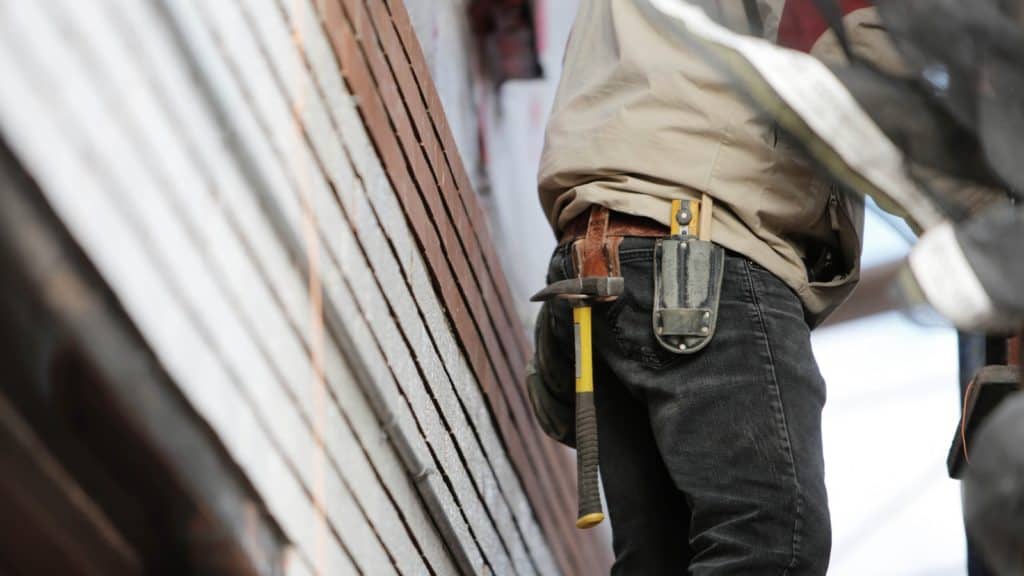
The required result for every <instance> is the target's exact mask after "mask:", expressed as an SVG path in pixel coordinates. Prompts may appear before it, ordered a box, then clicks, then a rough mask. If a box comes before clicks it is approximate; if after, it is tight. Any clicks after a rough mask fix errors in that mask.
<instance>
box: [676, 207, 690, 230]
mask: <svg viewBox="0 0 1024 576" xmlns="http://www.w3.org/2000/svg"><path fill="white" fill-rule="evenodd" d="M692 219H693V215H692V214H690V211H689V210H680V211H679V212H678V213H677V214H676V221H678V222H679V223H680V224H682V225H683V226H686V225H687V224H689V223H690V220H692Z"/></svg>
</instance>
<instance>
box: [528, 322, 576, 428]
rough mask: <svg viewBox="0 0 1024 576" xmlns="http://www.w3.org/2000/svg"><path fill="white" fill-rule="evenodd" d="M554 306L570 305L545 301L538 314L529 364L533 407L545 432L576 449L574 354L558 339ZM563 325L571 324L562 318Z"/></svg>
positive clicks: (530, 393) (530, 392) (529, 385)
mask: <svg viewBox="0 0 1024 576" xmlns="http://www.w3.org/2000/svg"><path fill="white" fill-rule="evenodd" d="M552 306H561V307H563V308H565V309H568V303H566V302H545V303H544V305H543V306H541V309H540V312H539V313H538V314H537V326H536V329H535V332H534V347H535V352H534V356H533V359H531V360H530V362H529V363H528V364H527V365H526V390H527V393H528V395H529V397H530V406H531V408H533V414H534V416H536V417H537V423H538V424H540V427H541V429H542V430H544V433H545V434H547V435H548V436H550V437H551V438H553V439H555V440H556V441H558V442H560V443H562V444H565V445H566V446H569V447H572V448H575V447H576V425H575V424H576V394H575V388H574V386H575V379H574V371H573V358H572V353H571V352H570V350H569V349H568V346H567V345H566V344H565V343H564V342H561V341H559V340H558V338H557V337H556V336H555V332H554V326H553V324H552V323H553V322H554V320H555V318H553V315H552V313H551V308H552ZM562 321H563V322H566V323H567V322H568V320H566V319H562Z"/></svg>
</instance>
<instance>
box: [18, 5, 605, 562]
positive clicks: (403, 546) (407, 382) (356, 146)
mask: <svg viewBox="0 0 1024 576" xmlns="http://www.w3.org/2000/svg"><path fill="white" fill-rule="evenodd" d="M3 9H4V12H3V14H4V17H3V18H2V19H0V75H2V77H3V78H5V88H4V90H2V91H0V133H2V137H3V139H4V141H5V142H7V144H8V146H10V148H11V149H12V150H13V151H14V153H15V154H16V155H17V156H18V159H19V160H20V161H21V162H22V163H23V165H24V166H25V167H26V168H27V169H28V170H29V172H30V173H31V174H32V175H33V177H34V178H35V179H36V181H37V182H38V183H39V186H40V188H41V190H42V192H43V195H44V196H45V198H46V200H47V202H48V203H49V204H50V206H51V207H52V209H53V210H54V212H55V213H56V214H57V215H58V216H59V217H60V219H61V220H62V221H63V222H64V224H65V225H66V226H67V228H68V230H69V231H70V232H71V234H72V236H73V237H74V238H75V239H76V241H77V242H78V243H79V244H80V246H81V247H82V249H83V250H84V252H85V253H86V254H87V255H88V257H89V258H90V259H91V260H92V262H93V264H94V265H95V267H96V268H97V269H98V270H99V272H100V273H101V275H102V276H103V278H104V280H105V282H107V283H108V285H109V287H110V289H111V290H112V292H113V293H114V294H115V295H116V297H117V298H118V300H119V302H120V304H121V306H123V307H124V309H125V311H126V312H127V313H128V315H129V317H130V318H131V319H132V321H133V322H134V323H135V324H136V326H137V328H138V330H139V332H140V333H141V334H142V335H143V337H144V338H145V339H146V341H147V342H148V344H149V346H150V347H151V349H152V351H153V352H154V354H155V355H156V357H157V358H158V359H159V361H160V362H161V363H162V364H163V366H164V368H165V369H166V371H167V373H168V374H169V375H170V376H171V377H172V378H173V380H174V381H175V383H176V385H177V386H178V387H179V388H180V390H181V392H182V393H183V395H184V396H185V398H186V399H187V400H188V401H189V403H190V404H191V405H192V407H193V408H194V410H195V411H196V412H197V413H199V414H200V415H201V416H202V417H203V418H204V419H205V420H206V421H207V422H208V423H209V425H210V430H211V433H212V434H214V435H215V436H216V440H217V441H219V442H220V443H221V444H223V446H224V448H225V449H226V451H227V453H228V454H229V455H230V456H231V458H232V459H233V460H234V461H235V462H236V464H237V465H238V468H239V471H240V473H241V474H243V475H244V476H245V477H246V478H247V479H248V481H249V482H251V484H252V486H253V488H254V490H255V491H256V493H257V494H258V496H259V498H260V499H261V502H262V505H264V506H265V507H266V508H267V510H268V511H269V512H270V514H271V516H272V517H273V518H274V519H275V520H276V521H277V522H278V523H279V524H280V527H281V529H282V530H283V532H284V534H285V535H286V537H287V539H288V541H289V542H290V543H291V544H292V552H291V554H289V556H288V560H287V561H286V565H285V566H281V567H266V569H267V573H277V572H287V573H288V574H296V575H298V574H318V573H320V574H347V573H365V574H398V573H400V574H426V573H440V574H450V573H458V572H462V573H476V574H486V573H497V574H553V573H557V572H562V573H570V574H592V573H598V572H600V571H602V570H603V569H604V568H605V566H606V563H607V556H606V554H605V553H604V552H603V548H601V547H600V546H599V545H598V544H597V543H596V540H595V539H594V538H593V537H592V536H591V535H589V534H580V533H577V532H576V531H575V529H574V528H573V527H572V522H573V518H574V508H575V498H574V488H573V482H572V480H573V474H572V468H571V461H570V460H569V459H568V458H567V456H566V454H565V453H564V452H562V451H560V450H559V449H557V447H556V446H555V445H554V444H553V443H551V442H549V441H547V440H546V439H544V438H542V437H541V435H540V434H539V433H538V432H537V429H536V427H535V426H534V425H533V422H532V418H531V416H530V414H529V409H528V406H527V402H526V399H525V397H524V395H523V390H522V387H521V385H520V383H521V382H522V371H523V362H524V360H525V358H526V357H527V354H528V353H529V343H528V342H527V340H526V338H525V336H524V331H523V330H522V328H521V324H520V323H519V320H518V318H517V316H516V314H515V306H516V301H515V299H513V297H512V296H511V295H510V291H509V288H508V282H507V281H506V278H505V276H504V272H503V267H502V263H501V262H500V261H499V260H498V258H497V257H496V254H495V250H494V248H493V246H492V242H491V238H490V234H489V232H488V227H487V223H486V219H485V218H484V217H483V213H482V210H481V208H480V205H479V203H478V201H477V198H476V195H475V193H474V190H473V188H472V186H471V185H470V181H469V178H468V176H467V173H466V170H465V168H464V166H463V163H462V159H461V157H460V155H459V154H458V151H457V149H456V147H455V144H454V139H453V136H452V132H451V130H450V128H449V126H448V123H447V121H446V118H445V115H444V111H443V110H442V109H441V105H440V102H439V99H438V95H437V91H436V88H435V86H434V84H433V82H432V79H431V77H430V74H429V72H428V71H427V68H426V65H425V60H424V57H423V54H422V53H421V49H420V45H419V43H418V40H417V37H416V36H415V34H414V33H413V31H412V27H411V25H410V22H409V19H408V14H407V13H406V11H405V7H404V5H403V4H402V2H401V1H400V0H387V1H385V0H365V1H363V0H319V1H314V0H239V1H238V2H208V1H206V0H175V1H170V0H166V1H163V0H152V1H148V2H140V1H137V0H110V1H109V2H102V3H96V4H93V3H85V2H78V1H76V0H53V1H51V2H38V3H37V2H14V1H8V2H4V3H3Z"/></svg>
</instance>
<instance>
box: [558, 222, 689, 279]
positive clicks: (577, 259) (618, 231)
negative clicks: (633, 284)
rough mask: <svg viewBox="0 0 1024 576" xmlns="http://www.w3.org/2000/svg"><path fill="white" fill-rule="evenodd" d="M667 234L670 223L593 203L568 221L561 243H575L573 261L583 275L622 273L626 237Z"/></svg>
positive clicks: (613, 274) (664, 235) (614, 274)
mask: <svg viewBox="0 0 1024 576" xmlns="http://www.w3.org/2000/svg"><path fill="white" fill-rule="evenodd" d="M668 235H669V228H668V226H665V225H664V224H661V223H660V222H657V221H655V220H651V219H650V218H644V217H642V216H632V215H629V214H623V213H621V212H613V211H611V210H609V209H608V208H605V207H604V206H597V205H594V206H591V207H590V209H588V210H586V211H584V212H583V213H582V214H580V215H579V216H577V217H575V218H573V219H572V220H570V221H569V223H568V224H567V225H566V227H565V229H564V230H563V231H562V238H561V243H562V244H565V243H567V242H572V243H573V263H574V264H575V266H576V270H577V274H579V275H580V276H582V277H595V276H619V275H620V270H619V245H620V244H622V239H623V238H625V237H627V236H642V237H649V238H663V237H666V236H668Z"/></svg>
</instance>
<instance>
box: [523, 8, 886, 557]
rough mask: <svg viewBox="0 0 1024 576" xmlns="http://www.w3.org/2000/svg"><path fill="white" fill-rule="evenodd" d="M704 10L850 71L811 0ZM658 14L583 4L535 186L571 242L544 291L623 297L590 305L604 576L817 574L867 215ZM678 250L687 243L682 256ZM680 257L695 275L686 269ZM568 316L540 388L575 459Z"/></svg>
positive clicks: (875, 26)
mask: <svg viewBox="0 0 1024 576" xmlns="http://www.w3.org/2000/svg"><path fill="white" fill-rule="evenodd" d="M695 3H696V2H695ZM699 4H701V5H702V6H704V8H705V10H706V11H707V12H708V13H709V15H710V16H711V17H713V18H714V19H715V20H717V21H718V22H720V23H721V24H723V25H725V26H727V27H728V28H730V29H732V30H734V31H741V32H743V33H747V34H753V35H758V36H762V37H764V38H766V39H769V40H772V41H775V42H777V43H778V44H781V45H783V46H787V47H791V48H794V49H797V50H803V51H805V52H810V53H811V54H812V55H816V56H819V57H821V58H822V59H825V60H827V61H828V62H830V63H834V64H837V65H841V64H842V62H843V58H844V57H843V52H842V51H841V50H840V49H839V47H838V43H837V39H836V36H835V34H834V33H833V32H832V31H830V30H829V27H828V26H827V25H826V23H825V19H824V18H823V17H822V16H821V14H820V13H819V12H818V10H817V8H816V6H815V3H814V1H812V0H757V1H756V2H755V1H753V0H751V1H747V2H736V1H717V0H704V1H703V2H699ZM835 6H836V7H837V9H840V10H841V11H842V14H843V19H844V22H845V24H846V30H847V36H848V39H849V44H850V46H852V49H853V50H854V51H855V52H856V53H857V54H858V56H859V57H861V58H864V59H865V60H870V61H872V62H875V63H876V64H877V65H879V66H880V67H883V68H892V69H895V68H896V66H897V65H896V64H894V62H895V61H896V56H895V52H894V51H893V49H892V47H891V46H890V45H889V43H888V40H887V38H886V37H885V33H884V30H883V29H882V27H881V25H880V23H879V19H878V16H877V14H876V12H875V9H874V8H873V7H871V6H870V5H869V3H868V2H866V1H864V0H848V1H847V0H844V1H842V2H839V3H836V5H835ZM649 17H650V15H649V13H645V12H644V11H643V10H642V8H641V7H640V6H638V2H634V0H583V1H582V3H581V6H580V9H579V13H578V15H577V17H576V21H575V23H574V26H573V30H572V34H571V37H570V40H569V44H568V47H567V52H566V55H565V61H564V70H563V73H562V78H561V83H560V86H559V90H558V94H557V97H556V101H555V104H554V107H553V111H552V114H551V118H550V122H549V125H548V128H547V135H546V143H545V148H544V153H543V157H542V160H541V166H540V174H539V189H540V199H541V203H542V205H543V208H544V210H545V211H546V213H547V215H548V216H549V219H550V222H551V225H552V226H553V228H554V230H555V233H556V235H557V236H558V238H559V240H560V244H559V246H558V248H557V249H556V250H555V252H554V254H553V256H552V259H551V263H550V268H549V271H548V278H547V281H548V283H549V284H550V285H555V284H557V283H558V282H559V281H565V280H568V279H573V278H581V277H583V276H586V275H587V274H584V270H597V271H598V275H604V276H607V277H621V278H623V279H624V281H623V284H624V288H623V289H622V291H621V294H613V293H612V292H608V291H606V292H603V293H602V294H601V295H599V296H595V295H594V294H590V295H589V296H587V295H584V296H587V297H589V298H590V302H589V304H590V305H591V306H592V307H593V313H592V320H590V321H591V322H592V344H591V346H592V358H591V362H592V367H593V403H594V406H595V408H596V416H597V429H598V437H599V439H600V444H599V461H600V475H601V480H602V485H603V487H604V493H605V498H606V501H607V505H608V513H609V517H610V520H611V523H612V530H613V534H614V538H613V545H614V549H615V556H616V560H615V564H614V567H613V570H612V573H613V574H644V575H650V574H682V573H690V574H725V573H731V574H824V573H825V571H826V568H827V566H828V560H829V552H830V546H831V532H830V523H829V511H828V501H827V496H826V491H825V483H824V464H823V457H822V440H821V411H822V407H823V405H824V403H825V395H826V394H825V382H824V381H823V379H822V377H821V374H820V373H819V371H818V367H817V365H816V363H815V360H814V355H813V353H812V350H811V343H810V331H811V329H812V328H814V327H815V326H817V325H818V324H820V323H821V322H822V321H823V320H824V319H825V318H826V317H827V316H828V314H829V313H830V312H831V311H832V310H834V309H835V308H836V307H837V306H838V305H839V304H840V303H841V302H843V300H844V299H845V298H846V297H847V296H848V295H849V294H850V292H851V291H852V290H853V288H854V285H855V284H856V282H857V280H858V277H859V272H860V265H859V259H860V252H861V240H862V228H863V219H864V216H863V213H864V212H863V210H864V208H863V200H862V199H860V198H858V197H855V196H853V195H852V194H846V193H844V192H843V191H842V190H840V189H838V188H837V187H835V186H833V185H831V184H830V183H829V182H828V181H826V180H824V179H823V178H820V177H818V176H817V175H816V174H815V172H814V171H813V170H812V169H811V167H810V166H809V163H808V162H807V161H806V160H805V159H804V157H803V155H802V154H801V153H800V152H799V151H798V150H797V149H796V148H795V146H793V145H791V144H790V143H789V141H788V140H787V138H786V137H785V135H784V134H781V133H780V132H779V130H777V129H776V127H775V124H774V122H773V120H772V119H771V118H770V117H767V116H766V115H764V114H762V113H760V112H758V110H756V109H755V108H754V107H752V106H750V105H748V104H747V102H746V100H744V98H742V97H741V96H740V95H739V94H738V93H737V91H736V90H735V89H734V88H733V86H732V85H731V84H730V81H729V79H728V78H727V77H725V75H724V74H722V73H721V72H719V71H718V70H717V69H716V68H715V67H714V66H712V65H710V64H708V63H707V62H706V61H705V59H704V57H703V55H702V54H700V53H697V52H695V51H692V50H689V49H687V48H686V47H685V46H683V45H681V44H679V43H677V42H673V41H672V40H671V39H670V38H667V37H665V36H662V35H661V34H659V32H658V29H657V26H656V25H655V23H652V22H651V21H650V19H649ZM674 201H676V202H674ZM698 213H699V215H698ZM669 237H676V238H680V239H681V241H679V242H677V243H675V244H672V246H673V248H672V250H673V251H675V252H673V254H674V255H671V256H672V258H673V259H667V257H666V253H667V252H666V250H667V249H666V246H668V244H665V242H666V239H667V238H669ZM697 238H700V240H697ZM700 241H709V242H707V243H706V245H705V244H701V243H700ZM688 243H689V244H688ZM683 244H686V245H687V246H691V251H692V249H693V248H701V250H702V252H701V253H702V254H704V256H700V257H695V258H694V259H693V261H690V260H687V258H689V256H686V255H685V254H683V252H681V251H680V250H682V249H683V248H686V246H683ZM680 246H682V248H679V247H680ZM702 246H703V248H702ZM687 267H688V268H687ZM677 268H678V269H679V271H682V270H684V268H685V269H687V270H688V271H689V274H676V272H675V271H676V269H677ZM676 279H678V280H679V283H680V284H679V285H672V283H673V282H674V281H675V280H676ZM579 285H580V286H582V283H580V284H579ZM606 288H607V286H606ZM688 294H689V295H692V294H698V297H697V298H696V301H694V302H690V303H689V307H687V306H683V305H681V304H680V303H682V302H683V301H684V300H686V298H687V296H686V295H688ZM579 296H580V295H572V297H573V298H576V297H579ZM670 300H673V301H672V302H670ZM572 307H573V303H572V301H570V300H565V299H561V300H550V301H549V302H547V303H546V304H545V306H544V309H543V310H542V313H541V315H540V317H539V319H538V322H539V324H538V360H537V361H538V367H537V369H538V371H539V372H541V375H542V376H544V377H543V378H541V379H540V381H541V383H542V384H541V386H539V387H535V386H531V390H530V392H531V399H532V400H533V402H534V407H535V411H536V412H537V414H538V417H539V420H540V421H541V424H542V425H543V426H544V428H545V430H546V431H547V432H548V433H549V434H552V435H553V436H555V437H557V438H558V439H560V440H562V441H564V442H566V443H569V444H572V443H573V442H574V441H575V440H576V439H575V438H574V435H573V433H572V426H571V414H572V411H571V409H570V408H568V406H569V404H571V402H572V389H571V388H569V389H568V390H566V389H564V387H563V386H562V384H563V383H567V384H568V385H569V386H570V387H571V382H572V380H571V375H569V376H568V377H567V376H566V372H568V370H566V369H563V368H564V366H565V365H566V362H565V361H563V360H560V359H559V355H560V354H561V356H562V357H570V356H572V354H573V348H574V343H573V340H574V334H573V322H574V320H573V312H572ZM672 330H676V332H672ZM577 351H578V350H577ZM567 418H568V419H570V422H567V421H566V420H567Z"/></svg>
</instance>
